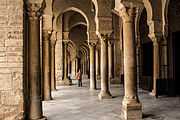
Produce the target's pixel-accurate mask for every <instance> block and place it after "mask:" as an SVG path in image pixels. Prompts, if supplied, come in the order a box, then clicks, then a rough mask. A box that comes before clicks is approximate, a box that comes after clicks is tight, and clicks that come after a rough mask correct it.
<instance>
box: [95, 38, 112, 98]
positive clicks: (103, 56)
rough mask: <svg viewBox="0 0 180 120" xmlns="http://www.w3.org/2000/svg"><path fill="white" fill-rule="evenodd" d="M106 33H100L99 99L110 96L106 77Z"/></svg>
mask: <svg viewBox="0 0 180 120" xmlns="http://www.w3.org/2000/svg"><path fill="white" fill-rule="evenodd" d="M108 39H109V37H108V35H101V91H100V93H99V95H98V96H99V99H100V100H101V99H108V98H112V96H111V93H110V91H109V79H108Z"/></svg>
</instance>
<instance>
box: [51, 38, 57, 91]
mask: <svg viewBox="0 0 180 120" xmlns="http://www.w3.org/2000/svg"><path fill="white" fill-rule="evenodd" d="M55 45H56V40H51V90H56V78H55Z"/></svg>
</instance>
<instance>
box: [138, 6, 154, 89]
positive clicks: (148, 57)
mask: <svg viewBox="0 0 180 120" xmlns="http://www.w3.org/2000/svg"><path fill="white" fill-rule="evenodd" d="M139 29H140V40H141V58H140V59H141V77H140V78H141V79H140V81H139V86H140V88H142V89H145V90H148V91H151V90H152V84H153V80H152V79H153V43H152V41H151V39H150V38H149V37H148V34H149V27H148V25H147V12H146V9H144V10H143V11H142V13H141V18H140V28H139Z"/></svg>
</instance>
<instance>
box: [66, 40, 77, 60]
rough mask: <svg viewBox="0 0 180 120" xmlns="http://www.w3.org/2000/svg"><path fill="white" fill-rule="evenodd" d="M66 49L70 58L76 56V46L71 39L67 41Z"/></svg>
mask: <svg viewBox="0 0 180 120" xmlns="http://www.w3.org/2000/svg"><path fill="white" fill-rule="evenodd" d="M68 49H69V53H70V58H71V60H72V59H73V58H75V57H76V54H77V46H76V44H75V43H74V42H73V41H71V40H70V41H69V43H68Z"/></svg>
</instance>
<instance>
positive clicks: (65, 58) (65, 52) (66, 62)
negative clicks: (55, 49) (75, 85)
mask: <svg viewBox="0 0 180 120" xmlns="http://www.w3.org/2000/svg"><path fill="white" fill-rule="evenodd" d="M63 46H64V47H63V48H64V60H63V61H64V75H63V80H62V81H61V85H70V81H69V79H68V56H67V55H68V54H67V49H68V48H67V47H68V41H63Z"/></svg>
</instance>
